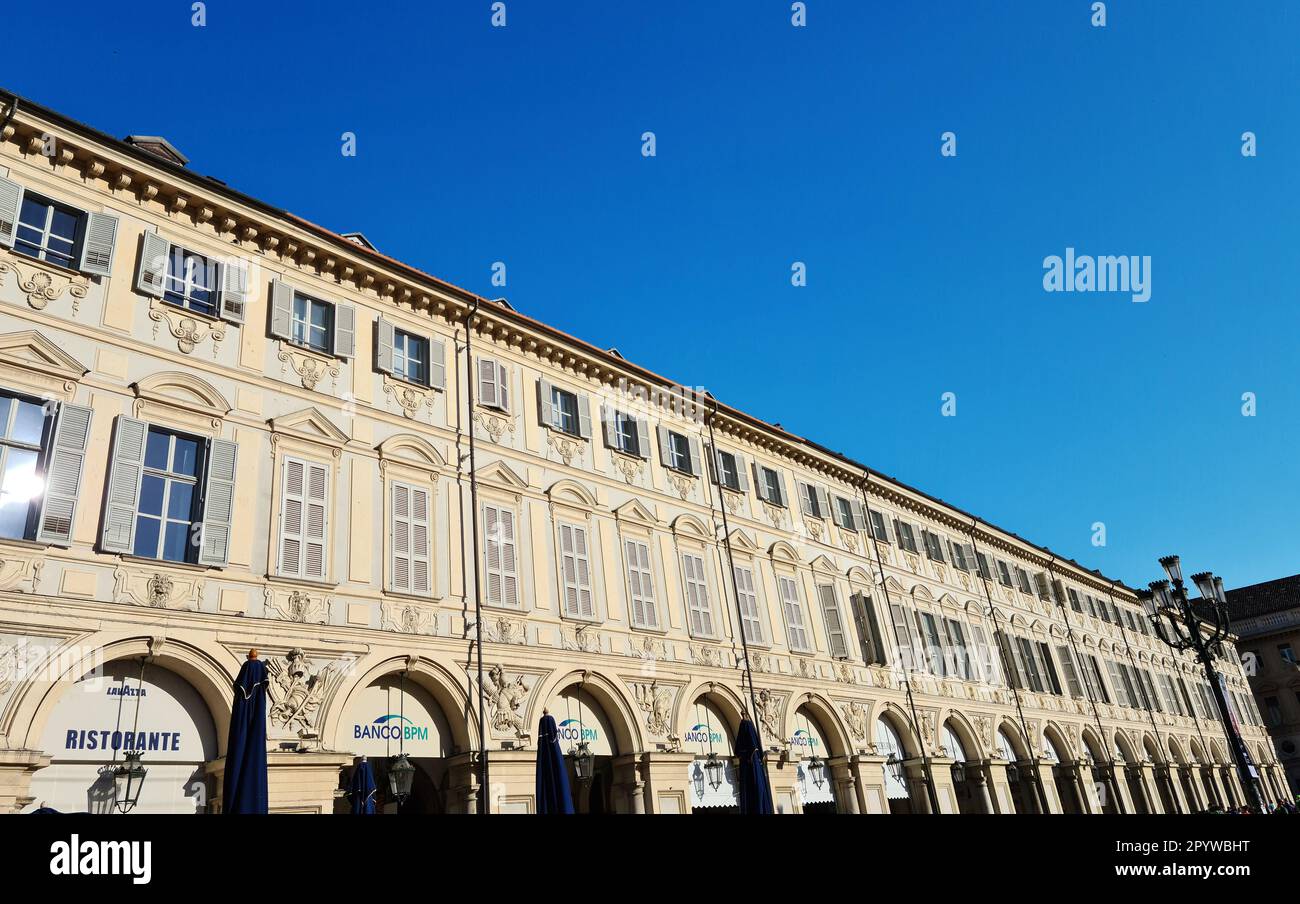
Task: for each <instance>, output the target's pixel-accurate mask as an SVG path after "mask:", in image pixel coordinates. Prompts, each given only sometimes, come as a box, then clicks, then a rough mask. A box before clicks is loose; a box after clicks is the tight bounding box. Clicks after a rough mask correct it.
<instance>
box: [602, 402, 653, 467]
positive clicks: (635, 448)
mask: <svg viewBox="0 0 1300 904" xmlns="http://www.w3.org/2000/svg"><path fill="white" fill-rule="evenodd" d="M605 415H606V417H607V418H608V421H607V422H606V425H605V429H606V431H607V434H606V435H607V436H608V438H609V445H610V447H611V448H614V449H617V450H618V451H620V452H624V453H626V454H628V455H635V456H637V457H640V456H642V455H644V454H645V452H646V451H648V450H643V449H642V448H641V439H640V435H641V429H640V428H639V426H638V422H637V419H636V418H635V417H633V416H632V415H630V414H628V413H627V412H625V411H618V410H616V409H612V408H611V409H607V410H606V412H605Z"/></svg>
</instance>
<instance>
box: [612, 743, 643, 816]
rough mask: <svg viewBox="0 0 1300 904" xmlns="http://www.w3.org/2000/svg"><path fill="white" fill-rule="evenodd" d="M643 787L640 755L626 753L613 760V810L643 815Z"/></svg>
mask: <svg viewBox="0 0 1300 904" xmlns="http://www.w3.org/2000/svg"><path fill="white" fill-rule="evenodd" d="M645 789H646V784H645V781H644V779H643V778H642V772H641V763H640V757H638V756H637V755H636V754H628V755H627V756H621V757H619V758H618V759H616V760H615V761H614V812H616V813H628V812H630V813H633V814H636V815H638V816H640V815H643V814H644V813H645V811H646V808H645Z"/></svg>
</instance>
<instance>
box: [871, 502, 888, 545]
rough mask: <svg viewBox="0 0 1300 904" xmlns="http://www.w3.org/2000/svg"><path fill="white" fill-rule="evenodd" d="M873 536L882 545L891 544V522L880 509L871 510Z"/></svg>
mask: <svg viewBox="0 0 1300 904" xmlns="http://www.w3.org/2000/svg"><path fill="white" fill-rule="evenodd" d="M871 536H872V537H874V538H875V539H877V540H879V541H880V542H882V543H888V542H889V521H888V520H887V519H886V518H885V513H884V512H882V511H880V510H879V509H871Z"/></svg>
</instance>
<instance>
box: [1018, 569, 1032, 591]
mask: <svg viewBox="0 0 1300 904" xmlns="http://www.w3.org/2000/svg"><path fill="white" fill-rule="evenodd" d="M1016 585H1017V586H1019V588H1020V592H1021V593H1027V594H1029V595H1030V596H1033V595H1034V588H1033V587H1032V586H1031V585H1030V583H1029V572H1027V571H1025V570H1024V569H1023V568H1017V569H1016Z"/></svg>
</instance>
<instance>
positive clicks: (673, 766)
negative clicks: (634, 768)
mask: <svg viewBox="0 0 1300 904" xmlns="http://www.w3.org/2000/svg"><path fill="white" fill-rule="evenodd" d="M694 761H695V754H693V753H670V752H668V751H662V750H657V751H652V752H650V753H646V754H643V755H642V756H641V778H642V782H643V784H644V789H643V791H642V797H643V799H644V801H645V803H644V808H645V811H646V812H648V813H690V812H691V802H692V801H693V800H694V799H695V791H694V789H693V788H692V786H691V771H690V770H691V763H693V762H694ZM732 763H733V764H734V763H735V760H734V759H733V760H732ZM732 768H733V769H734V768H735V767H734V765H733V767H732Z"/></svg>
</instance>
